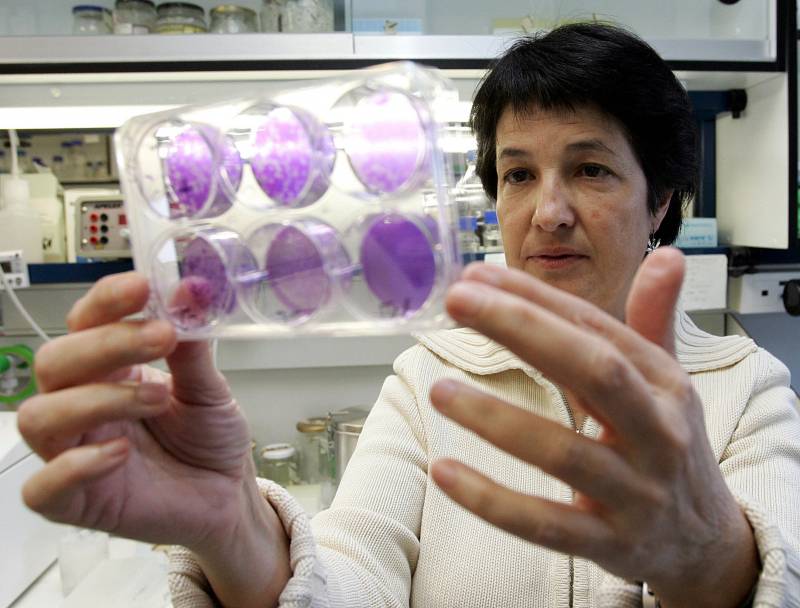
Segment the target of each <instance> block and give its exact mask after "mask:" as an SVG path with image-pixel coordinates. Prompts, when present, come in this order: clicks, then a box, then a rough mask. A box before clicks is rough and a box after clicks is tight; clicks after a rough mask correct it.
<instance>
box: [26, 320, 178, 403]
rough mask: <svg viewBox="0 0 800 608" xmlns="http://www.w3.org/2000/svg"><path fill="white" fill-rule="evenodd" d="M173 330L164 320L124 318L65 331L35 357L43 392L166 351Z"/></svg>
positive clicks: (89, 379)
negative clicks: (76, 330)
mask: <svg viewBox="0 0 800 608" xmlns="http://www.w3.org/2000/svg"><path fill="white" fill-rule="evenodd" d="M175 343H176V337H175V330H174V329H173V327H172V326H171V325H170V324H169V323H167V322H166V321H160V320H153V321H124V322H119V323H112V324H110V325H103V326H102V327H94V328H91V329H87V330H85V331H81V332H78V333H73V334H67V335H66V336H62V337H60V338H58V339H56V340H53V341H51V342H48V343H46V344H44V345H43V346H42V347H41V348H40V349H39V350H38V351H37V353H36V358H35V359H34V362H35V363H34V364H35V368H36V369H35V372H36V380H37V382H38V384H39V388H40V390H41V391H42V392H50V391H54V390H58V389H61V388H65V387H68V386H77V385H79V384H85V383H87V382H92V381H94V380H99V379H101V378H106V377H108V376H109V374H112V373H113V372H117V371H118V370H120V369H123V368H126V367H129V366H131V365H133V364H136V363H146V362H148V361H153V360H154V359H158V358H160V357H163V356H165V355H167V354H168V353H169V352H171V351H172V350H173V349H174V348H175Z"/></svg>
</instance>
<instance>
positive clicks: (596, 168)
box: [581, 165, 611, 179]
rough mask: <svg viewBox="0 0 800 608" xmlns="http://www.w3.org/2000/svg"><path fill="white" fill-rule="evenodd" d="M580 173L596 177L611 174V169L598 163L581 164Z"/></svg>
mask: <svg viewBox="0 0 800 608" xmlns="http://www.w3.org/2000/svg"><path fill="white" fill-rule="evenodd" d="M581 173H582V174H583V175H584V176H586V177H589V178H592V179H597V178H598V177H606V176H608V175H611V171H609V170H608V169H606V168H605V167H602V166H600V165H583V166H582V167H581Z"/></svg>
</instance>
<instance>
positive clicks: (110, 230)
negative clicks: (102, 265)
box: [74, 194, 131, 259]
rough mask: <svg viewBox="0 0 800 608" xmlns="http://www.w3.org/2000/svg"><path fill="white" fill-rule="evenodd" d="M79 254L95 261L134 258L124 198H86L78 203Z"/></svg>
mask: <svg viewBox="0 0 800 608" xmlns="http://www.w3.org/2000/svg"><path fill="white" fill-rule="evenodd" d="M74 210H75V214H76V217H75V222H74V227H75V240H74V242H75V244H76V247H77V250H76V255H77V256H80V257H84V258H92V259H119V258H130V257H131V243H130V230H129V228H128V217H127V215H126V213H125V207H124V204H123V201H122V196H120V195H119V194H111V195H103V194H91V195H88V196H87V195H84V196H81V197H79V198H78V199H76V200H75V204H74Z"/></svg>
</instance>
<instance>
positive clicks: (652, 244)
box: [644, 233, 661, 255]
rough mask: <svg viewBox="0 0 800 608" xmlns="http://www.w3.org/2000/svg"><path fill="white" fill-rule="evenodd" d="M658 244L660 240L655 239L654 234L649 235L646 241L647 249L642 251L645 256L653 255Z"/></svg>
mask: <svg viewBox="0 0 800 608" xmlns="http://www.w3.org/2000/svg"><path fill="white" fill-rule="evenodd" d="M660 244H661V239H657V238H656V235H655V233H651V234H650V238H649V239H647V248H646V249H645V250H644V253H645V255H648V254H650V253H653V252H654V251H655V250H656V249H658V246H659V245H660Z"/></svg>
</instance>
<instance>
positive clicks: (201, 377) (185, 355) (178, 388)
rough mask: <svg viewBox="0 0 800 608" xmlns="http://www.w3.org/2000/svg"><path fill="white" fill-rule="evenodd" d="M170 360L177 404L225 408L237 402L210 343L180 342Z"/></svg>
mask: <svg viewBox="0 0 800 608" xmlns="http://www.w3.org/2000/svg"><path fill="white" fill-rule="evenodd" d="M166 360H167V366H168V367H169V370H170V372H171V373H172V394H173V395H174V396H175V398H176V399H177V400H179V401H181V402H183V403H186V404H190V405H225V404H227V403H229V402H230V401H231V399H232V398H233V395H232V394H231V391H230V388H229V387H228V382H227V381H226V380H225V376H223V375H222V374H221V373H220V372H219V370H218V369H217V368H216V367H215V366H214V358H213V356H212V353H211V344H210V343H209V342H206V341H196V342H194V341H193V342H179V343H178V345H177V346H176V347H175V350H173V351H172V353H171V354H170V355H169V356H167V358H166Z"/></svg>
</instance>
